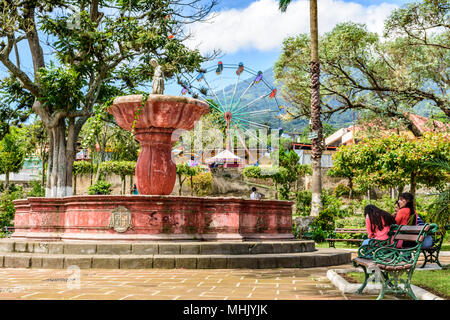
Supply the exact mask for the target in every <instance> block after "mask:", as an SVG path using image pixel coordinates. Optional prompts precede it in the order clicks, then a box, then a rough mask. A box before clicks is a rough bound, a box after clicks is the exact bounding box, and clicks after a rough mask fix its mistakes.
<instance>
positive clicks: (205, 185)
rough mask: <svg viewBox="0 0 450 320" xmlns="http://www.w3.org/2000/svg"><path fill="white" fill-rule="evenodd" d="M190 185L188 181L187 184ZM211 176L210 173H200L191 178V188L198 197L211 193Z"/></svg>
mask: <svg viewBox="0 0 450 320" xmlns="http://www.w3.org/2000/svg"><path fill="white" fill-rule="evenodd" d="M187 184H188V185H190V181H188V182H187ZM211 187H212V175H211V173H210V172H200V173H199V174H197V175H196V176H193V177H192V188H193V189H194V191H195V193H196V194H197V195H198V196H204V195H206V194H209V193H211Z"/></svg>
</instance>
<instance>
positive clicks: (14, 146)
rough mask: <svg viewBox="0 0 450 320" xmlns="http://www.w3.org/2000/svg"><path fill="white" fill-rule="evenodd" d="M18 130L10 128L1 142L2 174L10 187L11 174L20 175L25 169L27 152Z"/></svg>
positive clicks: (0, 169)
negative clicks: (23, 168) (21, 170)
mask: <svg viewBox="0 0 450 320" xmlns="http://www.w3.org/2000/svg"><path fill="white" fill-rule="evenodd" d="M21 140H22V138H21V137H20V134H19V131H18V129H16V128H15V127H11V128H10V133H8V134H6V135H5V136H4V137H3V139H2V140H1V141H0V173H4V174H5V185H6V188H8V187H9V174H10V173H11V172H14V173H18V172H19V171H20V169H22V167H23V163H24V160H25V150H24V148H23V143H22V141H21Z"/></svg>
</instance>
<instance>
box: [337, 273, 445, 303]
mask: <svg viewBox="0 0 450 320" xmlns="http://www.w3.org/2000/svg"><path fill="white" fill-rule="evenodd" d="M345 279H347V281H350V282H352V283H363V281H364V273H362V272H351V273H347V274H346V275H345ZM411 283H412V284H413V285H415V286H418V287H420V288H423V289H425V290H427V291H429V292H431V293H433V294H435V295H437V296H439V297H441V298H443V299H447V300H449V299H450V265H446V266H444V268H443V269H442V270H427V271H414V274H413V277H412V279H411Z"/></svg>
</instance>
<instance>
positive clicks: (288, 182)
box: [262, 143, 312, 200]
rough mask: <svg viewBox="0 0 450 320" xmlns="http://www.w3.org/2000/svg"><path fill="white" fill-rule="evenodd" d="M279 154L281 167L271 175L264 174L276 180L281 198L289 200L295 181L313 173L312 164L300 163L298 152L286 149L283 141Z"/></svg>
mask: <svg viewBox="0 0 450 320" xmlns="http://www.w3.org/2000/svg"><path fill="white" fill-rule="evenodd" d="M288 144H289V143H288ZM278 156H279V157H278V161H279V167H278V168H276V169H275V170H274V172H272V174H271V175H264V174H262V176H263V177H266V178H271V179H272V180H273V181H274V182H275V186H276V188H277V191H279V198H280V199H282V200H287V199H289V196H290V192H291V188H292V184H293V182H295V181H297V179H298V178H299V177H301V176H305V175H307V174H311V173H312V170H311V168H310V166H307V165H301V164H299V163H298V161H299V156H298V155H297V153H295V151H293V150H286V149H285V148H284V147H283V145H282V144H281V143H280V149H279V153H278Z"/></svg>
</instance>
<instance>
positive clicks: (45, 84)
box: [38, 62, 86, 111]
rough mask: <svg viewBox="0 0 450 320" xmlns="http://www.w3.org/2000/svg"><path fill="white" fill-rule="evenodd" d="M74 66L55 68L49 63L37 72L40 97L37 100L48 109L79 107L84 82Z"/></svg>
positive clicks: (82, 97) (82, 95)
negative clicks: (40, 91)
mask: <svg viewBox="0 0 450 320" xmlns="http://www.w3.org/2000/svg"><path fill="white" fill-rule="evenodd" d="M75 69H76V66H75V65H73V66H69V65H62V66H56V65H55V64H54V63H52V62H51V63H50V64H49V66H47V67H46V68H42V69H41V70H39V78H40V79H39V80H40V85H41V90H42V93H43V94H42V95H41V96H39V98H38V100H39V101H41V102H42V103H43V105H44V106H47V108H49V109H53V110H55V109H64V110H68V111H69V110H72V109H74V108H76V107H77V106H80V105H81V103H82V101H83V99H84V94H83V92H82V91H81V90H82V88H83V87H84V86H85V85H86V80H85V79H83V77H82V75H81V74H80V73H79V72H77V71H76V70H75Z"/></svg>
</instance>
